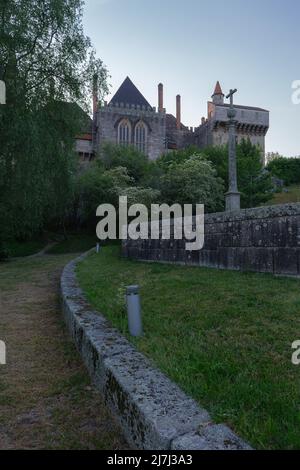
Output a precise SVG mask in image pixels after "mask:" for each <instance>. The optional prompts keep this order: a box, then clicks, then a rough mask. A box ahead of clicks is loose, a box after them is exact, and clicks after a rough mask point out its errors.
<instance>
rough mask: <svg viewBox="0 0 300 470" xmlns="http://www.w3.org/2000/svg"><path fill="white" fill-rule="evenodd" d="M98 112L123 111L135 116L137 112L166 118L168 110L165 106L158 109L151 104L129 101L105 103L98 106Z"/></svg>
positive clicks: (125, 113) (147, 115) (146, 115)
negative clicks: (145, 104)
mask: <svg viewBox="0 0 300 470" xmlns="http://www.w3.org/2000/svg"><path fill="white" fill-rule="evenodd" d="M97 112H98V113H101V114H102V113H106V112H107V113H122V114H124V115H127V116H130V115H132V116H135V115H136V114H137V113H138V114H140V115H141V116H142V115H143V116H145V117H152V118H153V117H158V118H159V117H160V118H164V119H165V116H166V110H165V108H163V109H162V110H161V111H159V110H156V108H155V107H151V106H140V105H134V104H128V103H110V104H107V103H105V104H104V105H102V106H99V107H98V110H97Z"/></svg>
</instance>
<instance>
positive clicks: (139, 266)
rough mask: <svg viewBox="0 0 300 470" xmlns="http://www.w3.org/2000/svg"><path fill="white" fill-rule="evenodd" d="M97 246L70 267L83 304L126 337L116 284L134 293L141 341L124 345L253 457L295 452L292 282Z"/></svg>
mask: <svg viewBox="0 0 300 470" xmlns="http://www.w3.org/2000/svg"><path fill="white" fill-rule="evenodd" d="M119 255H120V248H119V247H106V248H104V249H103V250H102V251H101V253H100V254H99V255H97V254H92V255H91V256H90V257H88V258H87V259H86V260H84V261H83V262H82V263H81V264H80V265H79V266H78V276H79V280H80V284H81V286H82V287H83V288H84V290H85V291H86V293H87V296H88V298H89V300H90V301H91V303H92V304H93V305H94V307H96V308H97V309H98V310H100V311H102V312H105V315H106V317H107V318H108V319H110V321H111V322H112V324H113V325H114V326H116V327H118V328H119V329H120V330H121V331H122V332H123V333H124V334H126V335H127V336H128V334H127V324H126V323H127V322H126V311H125V306H124V289H125V286H127V285H130V284H135V283H138V284H139V285H140V286H141V298H142V310H143V322H144V331H145V335H144V337H142V338H140V339H132V338H131V341H132V342H133V343H134V344H135V345H136V346H137V348H138V349H139V350H140V351H142V352H143V353H144V354H146V355H147V356H148V357H150V358H151V359H152V360H153V361H154V363H155V364H156V365H157V366H158V367H159V368H160V369H161V370H162V371H164V372H165V373H166V374H167V375H168V376H169V377H170V378H171V379H173V380H174V381H175V382H177V383H178V384H179V385H180V386H181V387H182V388H183V389H184V390H185V391H186V392H187V393H188V394H190V395H191V396H193V397H194V398H195V399H196V400H198V401H199V403H201V404H202V405H203V406H205V407H206V408H207V409H208V410H209V411H210V412H211V414H212V416H213V418H214V420H215V421H217V422H222V423H223V422H224V423H227V424H228V425H229V426H230V427H231V428H232V429H233V430H235V431H236V432H237V433H238V434H239V435H241V436H242V437H243V438H245V439H246V440H248V441H249V442H250V443H251V444H252V445H253V446H254V447H256V448H260V449H299V448H300V406H299V403H300V368H299V367H296V366H294V365H292V363H291V354H292V350H291V344H292V342H293V341H294V340H296V339H299V338H300V315H299V312H300V289H299V287H300V286H299V281H298V280H297V279H290V278H276V277H273V276H272V275H264V274H256V273H239V272H232V271H219V270H213V269H207V268H197V267H185V266H174V265H163V264H158V263H151V264H150V263H141V262H137V261H132V260H128V259H122V258H121V257H120V256H119Z"/></svg>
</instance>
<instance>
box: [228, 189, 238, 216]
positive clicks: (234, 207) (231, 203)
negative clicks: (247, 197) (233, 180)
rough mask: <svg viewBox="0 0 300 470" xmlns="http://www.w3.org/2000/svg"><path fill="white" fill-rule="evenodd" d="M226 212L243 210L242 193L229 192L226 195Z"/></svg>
mask: <svg viewBox="0 0 300 470" xmlns="http://www.w3.org/2000/svg"><path fill="white" fill-rule="evenodd" d="M225 201H226V212H231V211H239V210H240V209H241V195H240V193H238V192H237V193H233V192H229V193H226V194H225Z"/></svg>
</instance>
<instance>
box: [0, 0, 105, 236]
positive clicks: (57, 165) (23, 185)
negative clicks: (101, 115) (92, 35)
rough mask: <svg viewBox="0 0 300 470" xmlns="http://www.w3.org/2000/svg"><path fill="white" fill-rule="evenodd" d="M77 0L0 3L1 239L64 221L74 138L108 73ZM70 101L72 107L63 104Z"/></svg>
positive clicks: (102, 89)
mask: <svg viewBox="0 0 300 470" xmlns="http://www.w3.org/2000/svg"><path fill="white" fill-rule="evenodd" d="M83 3H84V2H83V1H81V0H44V1H40V0H1V2H0V57H1V70H0V79H2V80H4V81H5V82H6V90H7V104H6V105H3V106H0V129H1V132H0V198H1V199H0V230H1V232H0V240H1V239H2V240H3V239H5V238H8V237H9V236H10V237H22V238H25V237H29V236H31V235H33V234H35V233H36V232H37V231H39V230H41V229H43V228H44V227H45V223H46V222H47V221H49V220H57V222H58V223H62V222H63V221H64V217H65V215H66V212H67V211H68V208H69V205H70V199H71V197H72V193H73V189H72V187H73V181H74V177H75V166H76V165H75V161H76V157H75V153H74V137H75V135H76V133H78V132H79V131H80V130H81V126H82V125H83V119H82V117H83V114H82V112H79V111H78V110H79V108H78V105H80V106H82V107H83V108H84V109H85V110H88V109H89V103H90V97H91V90H92V82H93V77H94V76H95V75H96V76H97V77H98V82H97V83H98V92H99V95H100V98H101V97H102V95H103V93H104V92H106V90H107V85H106V79H107V71H106V68H105V67H104V66H103V64H102V62H101V61H100V60H98V59H96V57H95V52H94V49H93V48H92V46H91V42H90V39H89V38H88V37H86V36H85V34H84V32H83V27H82V9H83ZM69 103H76V105H69Z"/></svg>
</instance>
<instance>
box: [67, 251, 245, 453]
mask: <svg viewBox="0 0 300 470" xmlns="http://www.w3.org/2000/svg"><path fill="white" fill-rule="evenodd" d="M90 251H91V250H90ZM90 251H89V252H87V253H85V254H84V255H82V256H80V257H78V258H76V259H75V260H73V261H71V262H70V263H69V264H68V265H67V266H66V267H65V268H64V271H63V274H62V276H61V296H62V310H63V315H64V319H65V322H66V324H67V327H68V330H69V332H70V334H71V336H72V338H73V340H74V342H75V345H76V347H77V349H78V351H79V353H80V355H81V357H82V359H83V362H84V364H85V366H86V367H87V369H88V371H89V374H90V376H91V378H92V380H93V383H94V385H95V386H96V388H97V389H98V390H99V392H100V393H101V394H102V395H103V396H104V399H105V403H106V404H107V406H108V407H109V408H110V410H111V411H112V413H113V414H114V416H115V417H116V419H117V421H118V422H119V424H120V426H121V428H122V431H123V433H124V436H125V438H126V439H127V441H128V443H129V444H130V445H131V446H132V447H133V448H137V449H145V450H171V449H173V450H251V447H250V446H249V445H248V444H246V443H245V442H244V441H242V440H241V439H240V438H239V437H237V436H236V435H235V434H234V433H233V432H232V431H231V430H230V429H229V428H228V427H227V426H225V425H216V424H214V423H213V422H212V420H211V418H210V416H209V414H208V412H207V411H206V410H205V409H203V408H201V407H200V406H199V405H198V404H197V403H196V401H195V400H193V399H192V398H190V397H188V396H187V395H186V394H185V393H184V392H183V391H182V390H181V389H180V388H179V387H178V386H177V385H176V384H174V383H173V382H172V381H171V380H170V379H168V378H167V377H166V376H165V375H164V374H163V373H162V372H160V371H159V370H157V369H156V368H155V367H153V365H152V364H151V362H150V361H149V360H148V359H146V358H145V356H143V354H141V353H139V352H138V351H137V350H136V349H135V348H134V347H133V345H132V344H130V343H129V341H127V339H126V338H125V337H124V336H122V335H121V334H120V333H119V331H118V330H117V329H115V328H113V327H112V326H111V324H110V323H109V322H108V321H107V320H106V319H105V317H104V316H102V315H101V314H100V313H99V312H96V311H93V310H92V308H91V306H90V305H89V303H88V302H87V300H86V298H85V296H84V294H83V292H82V290H81V288H80V287H79V285H78V282H77V278H76V272H75V270H76V265H77V264H78V263H79V262H80V261H82V260H83V259H84V258H85V257H86V256H88V254H89V253H90Z"/></svg>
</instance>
